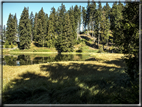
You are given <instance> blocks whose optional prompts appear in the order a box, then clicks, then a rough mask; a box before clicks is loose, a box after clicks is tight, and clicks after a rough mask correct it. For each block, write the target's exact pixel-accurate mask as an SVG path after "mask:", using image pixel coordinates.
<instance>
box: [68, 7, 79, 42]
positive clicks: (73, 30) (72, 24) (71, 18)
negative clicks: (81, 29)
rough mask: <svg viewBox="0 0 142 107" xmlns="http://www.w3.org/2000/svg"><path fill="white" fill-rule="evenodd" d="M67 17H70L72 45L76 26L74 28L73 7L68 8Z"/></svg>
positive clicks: (75, 35)
mask: <svg viewBox="0 0 142 107" xmlns="http://www.w3.org/2000/svg"><path fill="white" fill-rule="evenodd" d="M69 16H70V24H71V26H72V36H73V44H75V43H76V37H77V34H76V26H75V21H74V11H73V7H71V8H70V10H69Z"/></svg>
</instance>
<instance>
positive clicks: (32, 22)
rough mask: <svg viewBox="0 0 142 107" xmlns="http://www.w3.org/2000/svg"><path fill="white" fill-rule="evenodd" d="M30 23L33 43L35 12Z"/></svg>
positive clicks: (31, 15)
mask: <svg viewBox="0 0 142 107" xmlns="http://www.w3.org/2000/svg"><path fill="white" fill-rule="evenodd" d="M30 21H31V41H33V33H34V32H33V31H34V15H33V12H31V14H30Z"/></svg>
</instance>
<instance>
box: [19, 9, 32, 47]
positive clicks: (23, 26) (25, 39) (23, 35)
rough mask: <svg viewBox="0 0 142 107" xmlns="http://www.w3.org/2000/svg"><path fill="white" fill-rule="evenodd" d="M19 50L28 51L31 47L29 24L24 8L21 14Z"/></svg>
mask: <svg viewBox="0 0 142 107" xmlns="http://www.w3.org/2000/svg"><path fill="white" fill-rule="evenodd" d="M19 30H20V47H19V48H20V49H29V48H30V45H31V24H30V19H29V12H28V8H26V7H24V10H23V12H22V14H21V18H20V23H19Z"/></svg>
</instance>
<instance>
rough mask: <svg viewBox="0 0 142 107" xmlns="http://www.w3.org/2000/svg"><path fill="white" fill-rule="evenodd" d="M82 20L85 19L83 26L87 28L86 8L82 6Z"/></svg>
mask: <svg viewBox="0 0 142 107" xmlns="http://www.w3.org/2000/svg"><path fill="white" fill-rule="evenodd" d="M82 20H83V28H84V30H85V29H86V9H85V7H82Z"/></svg>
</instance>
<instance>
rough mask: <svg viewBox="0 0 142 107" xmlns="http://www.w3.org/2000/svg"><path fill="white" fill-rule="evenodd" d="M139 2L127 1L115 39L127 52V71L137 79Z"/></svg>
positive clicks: (124, 51) (117, 44)
mask: <svg viewBox="0 0 142 107" xmlns="http://www.w3.org/2000/svg"><path fill="white" fill-rule="evenodd" d="M116 17H117V16H116ZM138 20H139V3H134V2H133V3H127V5H126V6H125V7H124V11H123V19H122V20H121V21H120V24H119V25H118V24H117V25H116V26H117V27H116V28H115V31H117V32H118V31H119V33H115V37H116V38H117V39H118V38H119V40H116V41H115V44H116V46H118V47H119V48H120V49H121V50H122V52H123V53H124V54H125V58H124V59H125V62H126V65H127V69H126V72H127V74H128V75H129V76H130V77H131V79H133V80H134V79H135V78H137V77H138V75H139V60H138V59H139V22H138Z"/></svg>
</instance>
